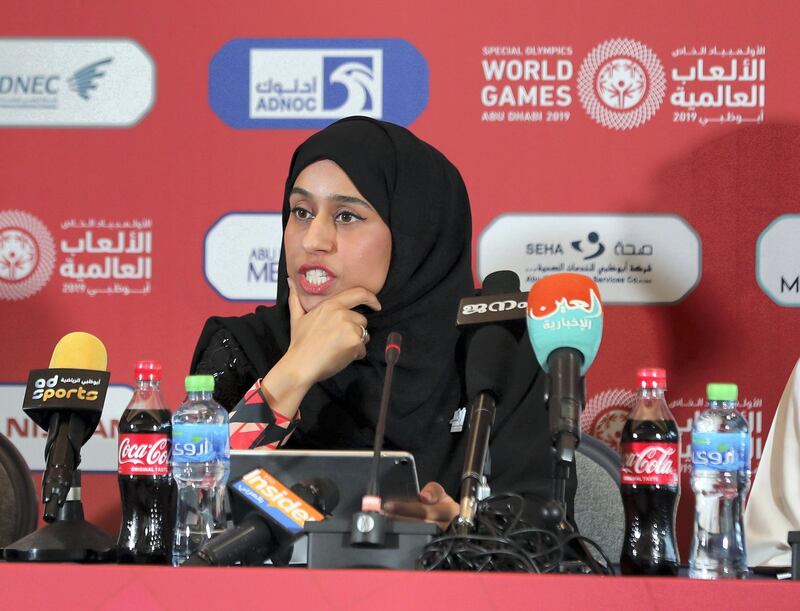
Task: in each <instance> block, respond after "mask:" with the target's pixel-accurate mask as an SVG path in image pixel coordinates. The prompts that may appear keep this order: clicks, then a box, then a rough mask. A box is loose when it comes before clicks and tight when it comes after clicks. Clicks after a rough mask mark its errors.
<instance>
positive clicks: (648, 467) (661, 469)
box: [620, 441, 678, 486]
mask: <svg viewBox="0 0 800 611" xmlns="http://www.w3.org/2000/svg"><path fill="white" fill-rule="evenodd" d="M621 454H622V473H621V478H620V480H621V483H622V484H628V485H630V484H644V485H650V486H654V485H660V486H677V485H678V444H676V443H661V442H651V441H629V442H627V443H623V444H622V447H621Z"/></svg>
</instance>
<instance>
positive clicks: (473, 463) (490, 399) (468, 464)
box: [454, 324, 516, 534]
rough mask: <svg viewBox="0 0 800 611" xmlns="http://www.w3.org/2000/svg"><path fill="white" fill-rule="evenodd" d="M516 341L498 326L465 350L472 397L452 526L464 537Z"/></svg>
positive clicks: (480, 331) (480, 332)
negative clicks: (458, 505)
mask: <svg viewBox="0 0 800 611" xmlns="http://www.w3.org/2000/svg"><path fill="white" fill-rule="evenodd" d="M515 347H516V340H515V339H514V337H513V335H512V334H511V332H510V331H508V330H507V329H505V328H504V327H503V326H501V325H496V324H491V325H487V326H484V327H481V328H480V329H478V331H477V332H476V333H475V336H474V337H473V338H472V341H471V342H470V344H469V348H468V349H467V369H466V383H467V396H468V397H472V403H471V408H470V419H469V437H468V438H467V449H466V452H465V456H464V469H463V470H462V475H461V500H460V508H459V514H458V517H457V518H456V520H455V523H454V526H455V529H456V532H459V533H462V534H467V533H470V532H474V531H475V529H476V522H475V517H476V514H477V511H478V502H479V501H480V500H481V499H480V498H479V494H478V492H479V489H480V487H481V485H482V484H483V481H484V468H485V465H486V455H487V453H488V449H489V436H490V434H491V430H492V425H493V424H494V415H495V406H496V404H497V402H499V401H500V399H501V396H502V392H503V388H504V386H505V382H506V379H507V376H508V371H509V363H508V360H509V358H510V357H511V356H512V355H513V354H514V351H515Z"/></svg>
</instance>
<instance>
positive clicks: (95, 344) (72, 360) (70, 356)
mask: <svg viewBox="0 0 800 611" xmlns="http://www.w3.org/2000/svg"><path fill="white" fill-rule="evenodd" d="M107 367H108V353H107V352H106V347H105V346H104V345H103V342H101V341H100V340H99V339H97V338H96V337H95V336H94V335H92V334H91V333H84V332H83V331H75V332H73V333H68V334H67V335H65V336H64V337H62V338H61V339H60V340H58V343H57V344H56V347H55V348H54V349H53V356H52V358H51V359H50V369H88V370H92V371H106V368H107Z"/></svg>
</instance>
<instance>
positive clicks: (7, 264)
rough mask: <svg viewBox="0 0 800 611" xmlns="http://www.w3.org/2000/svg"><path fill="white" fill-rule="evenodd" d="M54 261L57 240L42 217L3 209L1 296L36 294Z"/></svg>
mask: <svg viewBox="0 0 800 611" xmlns="http://www.w3.org/2000/svg"><path fill="white" fill-rule="evenodd" d="M55 264H56V247H55V242H54V241H53V236H52V235H51V234H50V231H49V230H48V229H47V227H46V226H45V224H44V223H42V221H40V220H39V219H38V218H36V217H35V216H33V215H32V214H29V213H28V212H23V211H22V210H2V211H0V299H2V300H6V301H16V300H19V299H25V298H27V297H30V296H31V295H35V294H36V293H38V292H39V291H40V290H41V289H42V288H43V287H44V286H45V285H46V284H47V282H48V280H50V276H51V275H52V274H53V268H54V267H55Z"/></svg>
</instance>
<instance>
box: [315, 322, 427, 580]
mask: <svg viewBox="0 0 800 611" xmlns="http://www.w3.org/2000/svg"><path fill="white" fill-rule="evenodd" d="M400 350H401V337H400V334H399V333H395V332H393V333H390V334H389V337H388V338H387V341H386V352H385V354H386V377H385V378H384V382H383V392H382V394H381V402H380V408H379V412H378V422H377V424H376V427H375V439H374V444H373V450H374V451H373V456H372V462H371V464H370V475H369V482H368V484H367V493H366V494H365V495H364V496H363V497H362V500H361V511H358V512H356V513H355V514H353V517H352V520H350V521H345V520H336V519H331V520H326V521H325V522H321V523H311V524H309V525H308V526H307V527H306V532H307V533H308V566H309V568H312V569H313V568H348V567H349V568H352V567H361V568H392V569H411V568H413V567H414V561H415V559H416V558H417V556H418V555H419V552H420V550H422V548H423V546H424V545H425V544H427V543H428V542H429V541H430V540H431V539H432V538H433V536H434V535H435V534H436V533H438V532H439V529H438V527H437V526H436V525H435V524H429V523H427V522H416V521H404V520H392V519H391V518H387V517H386V516H385V515H384V514H383V512H382V500H381V496H380V487H379V473H380V465H381V449H382V448H383V438H384V433H385V430H386V418H387V414H388V412H389V395H390V392H391V387H392V376H393V372H394V366H395V364H396V363H397V360H398V359H399V358H400ZM417 488H418V486H415V492H417Z"/></svg>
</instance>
